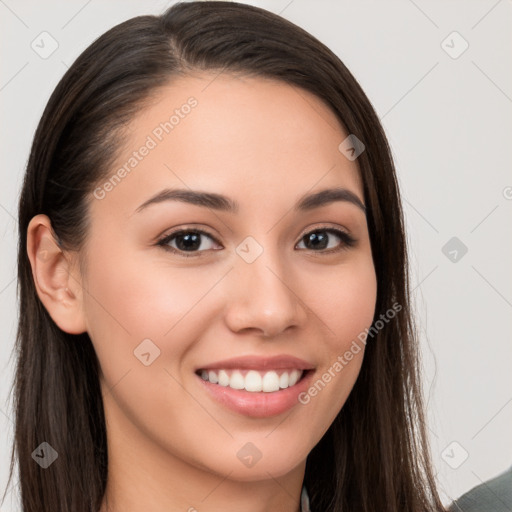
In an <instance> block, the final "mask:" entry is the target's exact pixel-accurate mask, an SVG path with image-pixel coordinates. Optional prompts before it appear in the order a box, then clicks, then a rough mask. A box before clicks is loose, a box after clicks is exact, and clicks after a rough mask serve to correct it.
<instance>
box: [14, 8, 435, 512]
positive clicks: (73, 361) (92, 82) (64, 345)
mask: <svg viewBox="0 0 512 512" xmlns="http://www.w3.org/2000/svg"><path fill="white" fill-rule="evenodd" d="M190 70H211V71H215V72H222V71H224V70H227V71H229V72H237V73H242V74H246V75H251V76H261V77H266V78H273V79H277V80H281V81H283V82H286V83H287V84H289V85H291V86H293V87H296V88H297V90H299V91H300V89H303V90H307V91H310V92H311V93H313V94H315V95H316V96H317V97H319V98H320V99H322V100H323V101H324V102H325V103H326V104H327V105H328V106H329V107H330V108H331V109H332V111H333V112H334V113H335V115H336V116H337V117H338V118H339V120H340V122H341V123H342V125H343V126H344V127H345V129H346V131H347V133H349V134H353V135H355V136H356V137H357V138H358V139H360V140H361V141H363V143H364V144H365V146H366V148H365V151H364V152H363V153H362V154H361V155H360V156H359V157H358V159H357V163H358V165H359V170H360V175H361V178H362V182H363V188H364V200H365V204H366V207H367V222H368V229H369V234H370V242H371V247H372V255H373V261H374V264H375V270H376V275H377V286H378V291H377V303H376V311H375V317H374V322H376V321H377V320H378V319H379V318H381V315H382V314H384V313H385V312H386V311H387V310H389V309H390V308H391V307H392V304H394V303H398V304H400V305H401V306H402V309H401V311H400V313H399V314H398V315H396V317H395V318H394V319H393V320H392V321H389V322H388V323H387V325H386V326H385V328H383V329H379V330H378V332H377V333H376V334H375V335H374V336H373V337H371V338H370V339H369V341H368V344H367V348H366V354H365V357H364V360H363V364H362V368H361V372H360V375H359V377H358V379H357V381H356V384H355V386H354V388H353V390H352V392H351V394H350V396H349V398H348V400H347V402H346V403H345V405H344V406H343V408H342V410H341V411H340V413H339V414H338V416H337V417H336V419H335V421H334V422H333V424H332V425H331V427H330V428H329V430H328V431H327V433H326V434H325V435H324V437H323V438H322V439H321V441H320V442H319V443H318V444H317V445H316V446H315V447H314V448H313V450H312V451H311V453H310V454H309V456H308V459H307V464H306V473H305V481H304V483H305V485H306V487H307V489H308V491H309V495H310V501H311V508H312V511H313V512H341V511H348V510H357V511H361V512H383V511H387V512H420V511H421V512H426V511H429V512H431V511H441V510H444V509H443V507H442V505H441V502H440V500H439V497H438V495H437V492H436V487H435V481H434V477H433V471H432V466H431V462H430V456H429V449H428V444H427V436H426V427H425V420H424V412H423V403H422V395H421V390H420V377H419V373H418V354H417V340H416V334H415V331H416V329H415V327H414V325H413V319H412V315H411V311H410V307H409V284H408V283H409V277H408V262H407V249H406V239H405V235H404V222H403V213H402V209H401V200H400V195H399V190H398V184H397V180H396V175H395V169H394V165H393V161H392V157H391V153H390V149H389V146H388V142H387V140H386V136H385V134H384V132H383V129H382V126H381V124H380V122H379V119H378V117H377V115H376V113H375V111H374V109H373V107H372V105H371V103H370V101H369V100H368V98H367V97H366V95H365V94H364V92H363V90H362V89H361V87H360V86H359V84H358V82H357V81H356V79H355V78H354V77H353V76H352V75H351V73H350V72H349V71H348V69H347V68H346V67H345V65H344V64H343V63H342V62H341V60H340V59H339V58H338V57H337V56H336V55H334V54H333V53H332V52H331V51H330V50H329V49H328V48H327V47H326V46H324V45H323V44H322V43H320V42H319V41H318V40H317V39H315V38H314V37H313V36H311V35H310V34H308V33H307V32H305V31H304V30H302V29H301V28H299V27H297V26H296V25H294V24H292V23H290V22H288V21H287V20H285V19H283V18H281V17H279V16H277V15H275V14H273V13H271V12H268V11H265V10H263V9H260V8H257V7H253V6H249V5H244V4H238V3H234V2H214V1H212V2H187V3H178V4H175V5H174V6H172V7H170V8H169V9H168V10H167V11H166V12H165V13H164V14H163V15H161V16H139V17H136V18H133V19H130V20H128V21H126V22H124V23H121V24H119V25H117V26H116V27H114V28H112V29H111V30H109V31H108V32H106V33H105V34H104V35H102V36H101V37H99V38H98V39H97V40H96V41H95V42H94V43H93V44H91V45H90V46H89V47H88V48H87V49H86V50H85V51H84V52H83V53H82V54H81V55H80V56H79V57H78V58H77V60H76V61H75V62H74V64H73V65H72V66H71V67H70V68H69V70H68V71H67V72H66V74H65V75H64V77H63V78H62V79H61V81H60V82H59V84H58V85H57V87H56V89H55V91H54V92H53V94H52V95H51V98H50V100H49V102H48V104H47V106H46V109H45V111H44V113H43V116H42V118H41V120H40V123H39V126H38V128H37V131H36V133H35V136H34V140H33V144H32V148H31V152H30V158H29V161H28V165H27V169H26V173H25V177H24V183H23V188H22V191H21V197H20V201H19V253H18V295H19V325H18V332H17V344H16V349H17V358H18V359H17V369H16V375H15V382H14V404H15V442H14V446H13V452H12V459H11V468H10V469H11V472H10V478H9V482H10V481H11V478H12V475H13V466H14V462H15V460H17V462H18V466H19V479H20V486H21V499H22V506H23V510H24V512H36V511H37V512H39V511H40V510H51V511H52V512H86V511H87V512H97V511H98V510H99V508H100V505H101V502H102V499H103V495H104V492H105V486H106V480H107V475H108V460H107V445H106V443H107V438H106V426H105V418H104V411H103V403H102V397H101V391H100V384H99V363H98V360H97V357H96V354H95V351H94V349H93V346H92V343H91V340H90V338H89V336H88V334H87V333H83V334H81V335H70V334H67V333H65V332H63V331H62V330H60V329H59V328H58V327H57V326H56V324H55V323H54V322H53V320H52V319H51V317H50V316H49V314H48V312H47V311H46V309H45V308H44V307H43V305H42V303H41V301H40V300H39V298H38V295H37V293H36V289H35V286H34V281H33V277H32V271H31V266H30V262H29V259H28V257H27V242H26V237H27V227H28V224H29V221H30V220H31V218H32V217H33V216H35V215H37V214H39V213H43V214H46V215H48V217H49V218H50V220H51V222H52V228H53V230H54V234H55V237H56V239H57V240H58V242H59V243H60V244H61V246H62V247H63V248H69V249H73V250H79V249H80V247H81V245H82V244H83V242H84V240H85V238H86V236H87V228H88V212H87V207H86V204H87V203H86V201H87V198H88V196H89V195H90V193H91V191H93V190H94V187H95V185H96V184H97V183H99V182H100V181H101V180H102V178H103V177H104V176H108V174H109V170H110V166H111V165H112V163H113V159H114V158H115V157H116V150H119V148H120V147H121V146H122V141H123V139H122V134H123V127H124V126H125V125H126V123H128V122H129V121H130V120H131V119H133V116H134V115H135V114H136V113H137V112H138V111H140V110H141V109H142V108H144V105H145V101H146V100H147V99H148V98H149V97H150V95H151V94H152V93H154V92H155V90H156V89H157V88H158V87H161V86H163V85H165V84H168V83H169V82H170V81H172V79H173V77H176V76H178V75H183V74H186V73H187V72H189V71H190ZM340 142H341V141H340ZM42 442H48V443H49V444H50V445H51V446H52V447H53V448H54V449H55V450H56V451H57V452H58V454H59V458H58V461H57V462H56V463H54V464H52V465H51V466H50V467H48V468H47V469H43V468H41V467H40V466H39V465H38V464H36V463H35V462H34V460H33V458H32V456H31V454H32V452H33V450H34V449H35V448H36V447H37V446H39V445H40V444H41V443H42ZM4 498H5V495H4Z"/></svg>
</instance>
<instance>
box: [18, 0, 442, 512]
mask: <svg viewBox="0 0 512 512" xmlns="http://www.w3.org/2000/svg"><path fill="white" fill-rule="evenodd" d="M19 235H20V247H19V260H18V263H19V284H20V321H19V329H18V340H17V341H18V349H19V360H18V367H17V373H16V382H15V398H16V433H15V452H13V461H14V457H16V458H17V461H18V464H19V470H20V483H21V493H22V503H23V509H24V511H25V512H32V511H36V510H38V511H39V510H41V509H44V510H52V511H74V512H78V511H95V512H96V511H98V510H99V511H101V512H107V511H112V512H117V511H121V510H122V511H124V512H127V511H131V510H151V511H163V510H166V511H172V512H174V511H178V510H180V511H181V510H188V511H195V510H197V511H203V510H204V511H212V512H213V511H218V510H237V511H240V510H243V511H246V512H252V511H254V512H256V511H260V512H263V511H270V510H279V511H282V512H297V511H298V510H302V511H306V510H307V509H308V508H310V509H311V510H312V511H313V512H320V511H321V512H327V511H329V512H340V511H342V510H343V511H348V510H357V511H365V512H369V511H377V510H378V511H384V510H385V511H390V512H391V511H396V512H398V511H400V512H404V511H411V512H413V511H414V512H415V511H427V510H428V511H434V510H435V511H440V510H443V507H442V505H441V503H440V500H439V498H438V495H437V492H436V489H435V481H434V477H433V472H432V468H431V463H430V459H429V452H428V446H427V441H426V433H425V421H424V416H423V404H422V400H421V392H420V388H419V375H418V368H417V353H416V350H417V343H416V339H415V333H414V328H413V322H412V318H411V314H410V309H409V296H408V274H407V257H406V243H405V234H404V229H403V216H402V210H401V203H400V196H399V190H398V186H397V181H396V176H395V171H394V167H393V162H392V158H391V155H390V151H389V147H388V144H387V141H386V137H385V135H384V133H383V130H382V127H381V125H380V123H379V120H378V118H377V116H376V114H375V112H374V110H373V108H372V106H371V104H370V102H369V100H368V99H367V97H366V96H365V94H364V92H363V91H362V90H361V88H360V86H359V85H358V83H357V81H356V80H355V79H354V77H353V76H352V75H351V74H350V72H349V71H348V70H347V69H346V67H345V66H344V65H343V63H342V62H341V61H340V60H339V59H338V58H337V57H336V56H335V55H334V54H333V53H332V52H331V51H330V50H329V49H328V48H326V47H325V46H324V45H323V44H321V43H320V42H319V41H317V40H316V39H315V38H313V37H312V36H311V35H309V34H308V33H306V32H305V31H303V30H302V29H300V28H298V27H297V26H295V25H293V24H291V23H290V22H288V21H286V20H284V19H282V18H280V17H278V16H276V15H274V14H272V13H270V12H267V11H264V10H262V9H259V8H256V7H251V6H248V5H242V4H236V3H232V2H206V3H204V2H190V3H179V4H176V5H175V6H173V7H171V8H170V9H169V10H168V11H167V12H166V13H164V14H163V15H162V16H141V17H137V18H134V19H131V20H128V21H126V22H124V23H122V24H120V25H118V26H116V27H114V28H113V29H111V30H110V31H108V32H107V33H106V34H104V35H103V36H101V37H100V38H99V39H98V40H97V41H95V42H94V43H93V44H92V45H91V46H90V47H89V48H87V49H86V50H85V51H84V52H83V53H82V55H80V56H79V58H78V59H77V60H76V62H75V63H74V64H73V65H72V66H71V68H70V69H69V70H68V72H67V73H66V74H65V76H64V77H63V79H62V80H61V82H60V83H59V84H58V86H57V88H56V89H55V91H54V93H53V95H52V97H51V98H50V100H49V103H48V105H47V107H46V110H45V112H44V114H43V117H42V119H41V122H40V124H39V127H38V129H37V132H36V135H35V138H34V142H33V146H32V150H31V154H30V159H29V162H28V167H27V171H26V176H25V181H24V185H23V190H22V193H21V198H20V205H19Z"/></svg>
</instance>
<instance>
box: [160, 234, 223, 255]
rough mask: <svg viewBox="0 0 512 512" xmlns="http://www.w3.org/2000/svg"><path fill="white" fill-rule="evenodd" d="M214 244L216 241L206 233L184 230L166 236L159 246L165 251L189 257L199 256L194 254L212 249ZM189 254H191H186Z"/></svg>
mask: <svg viewBox="0 0 512 512" xmlns="http://www.w3.org/2000/svg"><path fill="white" fill-rule="evenodd" d="M206 239H209V240H210V241H211V242H208V241H207V240H206ZM205 240H206V241H205ZM212 242H214V243H216V240H215V239H214V238H213V237H212V236H211V235H210V234H209V233H207V232H206V231H202V230H200V229H194V230H192V229H188V230H183V229H182V230H180V231H175V232H174V233H170V234H169V235H166V236H165V237H164V238H162V239H161V240H160V241H159V242H158V245H160V246H162V247H163V248H164V249H167V250H170V251H172V252H175V253H179V254H181V255H182V256H185V257H188V256H196V255H197V254H194V253H202V252H204V251H207V250H209V249H212V247H211V245H212ZM173 244H174V245H173ZM199 249H200V250H199ZM187 252H188V253H191V254H186V253H187Z"/></svg>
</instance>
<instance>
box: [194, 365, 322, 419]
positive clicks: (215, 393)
mask: <svg viewBox="0 0 512 512" xmlns="http://www.w3.org/2000/svg"><path fill="white" fill-rule="evenodd" d="M315 370H316V368H315V366H313V365H312V364H310V363H309V362H307V361H304V360H303V359H299V358H297V357H293V356H288V355H281V356H274V357H261V356H243V357H238V358H235V359H229V360H224V361H217V362H214V363H210V364H205V365H203V366H201V367H199V368H197V369H196V370H195V374H196V376H197V378H198V382H199V384H200V385H201V386H200V387H201V389H203V390H204V391H205V392H206V394H207V395H208V396H209V397H210V398H211V399H212V400H213V401H214V402H215V403H216V404H218V405H220V406H221V407H225V408H227V409H229V410H231V411H234V412H236V413H238V414H242V415H244V416H249V417H252V418H268V417H272V416H276V415H279V414H282V413H284V412H286V411H288V410H290V409H292V408H294V407H296V406H297V405H299V404H300V403H301V402H299V399H298V398H299V396H300V395H301V394H302V393H304V392H305V390H306V389H307V388H308V387H309V386H310V385H311V381H312V380H313V378H314V374H315Z"/></svg>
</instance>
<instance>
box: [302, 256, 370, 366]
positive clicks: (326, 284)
mask: <svg viewBox="0 0 512 512" xmlns="http://www.w3.org/2000/svg"><path fill="white" fill-rule="evenodd" d="M316 283H317V284H318V286H317V287H316V288H315V289H316V290H317V292H316V293H315V295H316V299H315V304H317V306H316V308H315V310H316V311H317V312H318V316H319V317H320V318H321V319H322V320H323V323H324V324H325V326H326V331H327V332H326V337H325V342H326V350H328V351H329V352H330V353H331V354H332V353H333V352H336V353H338V352H341V351H345V350H346V349H347V347H348V346H349V345H350V344H351V343H352V341H353V340H354V339H357V337H358V335H360V334H361V332H364V331H365V329H366V328H369V327H370V325H371V323H372V321H373V317H374V314H375V305H376V300H377V279H376V275H375V269H374V266H373V262H372V260H371V258H360V259H359V260H357V261H354V262H352V263H351V264H350V265H347V266H340V267H339V268H338V269H337V270H336V271H333V269H332V268H331V269H328V270H326V271H325V273H324V274H319V275H318V274H317V276H316ZM310 296H312V295H311V292H310ZM327 333H328V334H329V335H327ZM331 357H332V356H331Z"/></svg>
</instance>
